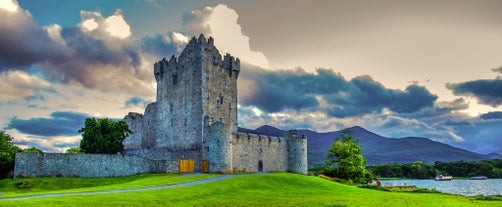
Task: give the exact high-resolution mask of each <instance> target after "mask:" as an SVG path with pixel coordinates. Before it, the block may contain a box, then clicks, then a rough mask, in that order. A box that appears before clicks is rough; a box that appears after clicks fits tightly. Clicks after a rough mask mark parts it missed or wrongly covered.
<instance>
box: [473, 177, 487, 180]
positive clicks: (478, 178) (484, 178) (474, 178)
mask: <svg viewBox="0 0 502 207" xmlns="http://www.w3.org/2000/svg"><path fill="white" fill-rule="evenodd" d="M486 179H488V178H487V177H486V176H473V177H471V180H486Z"/></svg>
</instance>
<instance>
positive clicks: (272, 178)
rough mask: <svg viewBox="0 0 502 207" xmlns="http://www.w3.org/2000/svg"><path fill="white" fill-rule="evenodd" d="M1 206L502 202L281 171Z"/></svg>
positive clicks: (386, 204)
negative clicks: (365, 185) (365, 186)
mask: <svg viewBox="0 0 502 207" xmlns="http://www.w3.org/2000/svg"><path fill="white" fill-rule="evenodd" d="M148 176H156V175H148ZM172 178H176V177H172ZM113 185H115V186H116V187H120V184H113ZM100 187H104V186H100ZM0 206H502V202H500V201H486V200H475V199H473V198H469V197H464V196H457V195H446V194H440V193H410V192H385V191H379V190H374V189H363V188H358V187H355V186H349V185H344V184H340V183H335V182H332V181H328V180H325V179H322V178H319V177H311V176H304V175H297V174H290V173H277V174H257V175H249V176H243V177H234V178H230V179H227V180H222V181H218V182H212V183H206V184H201V185H196V186H189V187H180V188H174V189H162V190H153V191H141V192H129V193H116V194H102V195H85V196H66V197H52V198H40V199H27V200H17V201H0Z"/></svg>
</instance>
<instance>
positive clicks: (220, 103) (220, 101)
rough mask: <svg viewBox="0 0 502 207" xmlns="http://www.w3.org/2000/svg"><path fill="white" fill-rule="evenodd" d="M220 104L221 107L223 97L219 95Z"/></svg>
mask: <svg viewBox="0 0 502 207" xmlns="http://www.w3.org/2000/svg"><path fill="white" fill-rule="evenodd" d="M220 104H221V105H223V96H221V95H220Z"/></svg>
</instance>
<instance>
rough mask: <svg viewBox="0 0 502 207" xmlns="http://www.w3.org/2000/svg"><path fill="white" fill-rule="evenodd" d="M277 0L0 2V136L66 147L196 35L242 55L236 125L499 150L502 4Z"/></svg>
mask: <svg viewBox="0 0 502 207" xmlns="http://www.w3.org/2000/svg"><path fill="white" fill-rule="evenodd" d="M285 2H286V1H275V2H267V1H253V2H235V1H223V0H221V1H217V0H210V1H190V2H178V1H156V0H134V1H129V2H106V3H102V2H99V1H86V2H78V3H77V2H59V1H55V0H49V1H44V2H33V1H26V0H0V34H1V35H0V46H1V49H0V105H1V107H0V113H1V114H2V116H1V117H0V126H2V128H1V129H0V130H5V131H6V132H7V133H8V134H10V135H11V136H13V137H14V138H15V139H14V143H15V144H16V145H18V146H20V147H23V148H26V147H33V146H34V147H37V148H39V149H41V150H43V151H46V152H63V151H64V150H65V149H67V148H69V147H75V146H78V145H79V143H80V139H81V136H80V135H79V134H78V132H77V131H78V130H79V129H80V128H81V127H83V125H84V120H85V118H86V117H97V118H102V117H108V118H114V119H121V118H123V117H124V116H126V115H127V114H128V113H129V112H138V113H142V114H143V113H144V109H145V107H146V105H147V104H149V103H151V102H154V101H155V94H156V85H155V79H154V76H153V64H154V63H155V62H157V61H158V60H161V59H162V58H165V57H170V56H171V55H175V56H179V54H180V52H181V51H182V50H183V48H184V47H185V46H186V44H187V43H188V41H189V39H190V38H192V37H193V36H195V37H198V36H199V35H200V34H204V35H205V36H206V37H209V36H211V37H213V38H214V44H215V46H216V47H217V48H218V49H219V50H220V53H221V54H222V55H224V54H225V53H229V54H231V55H232V56H234V57H236V58H239V59H240V60H241V74H240V77H239V79H238V100H239V105H238V119H239V121H238V123H239V127H243V128H249V129H256V128H257V127H259V126H263V125H269V126H273V127H276V128H279V129H284V128H286V129H295V128H297V129H299V128H302V129H308V130H313V131H317V132H320V131H322V132H331V131H338V130H341V129H344V128H350V127H354V126H360V127H362V128H364V129H366V130H368V131H370V132H373V133H376V134H378V135H380V136H383V137H390V138H401V137H424V138H429V139H431V140H433V141H438V142H441V143H445V144H448V145H451V146H454V147H458V148H460V149H465V150H469V151H472V152H476V153H479V154H489V153H498V154H502V146H501V145H500V144H499V143H500V137H502V130H501V129H499V128H498V126H501V125H502V108H501V106H502V90H500V89H502V79H501V76H502V61H501V60H500V57H499V56H500V54H502V28H500V26H499V25H500V24H501V23H502V14H501V13H500V12H499V11H498V8H502V2H500V1H496V0H487V1H483V2H473V1H467V0H465V1H451V0H442V1H420V2H416V1H394V0H384V1H378V2H374V1H365V0H361V1H351V2H345V1H322V0H317V1H312V2H303V1H287V3H285ZM284 5H287V6H284Z"/></svg>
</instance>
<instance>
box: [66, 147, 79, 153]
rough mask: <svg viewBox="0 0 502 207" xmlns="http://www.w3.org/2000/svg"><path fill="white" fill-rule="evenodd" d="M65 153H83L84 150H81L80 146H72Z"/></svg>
mask: <svg viewBox="0 0 502 207" xmlns="http://www.w3.org/2000/svg"><path fill="white" fill-rule="evenodd" d="M65 153H66V154H82V150H80V147H72V148H68V149H67V150H66V152H65Z"/></svg>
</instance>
